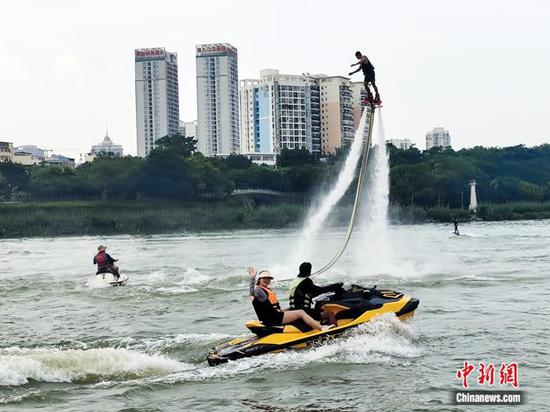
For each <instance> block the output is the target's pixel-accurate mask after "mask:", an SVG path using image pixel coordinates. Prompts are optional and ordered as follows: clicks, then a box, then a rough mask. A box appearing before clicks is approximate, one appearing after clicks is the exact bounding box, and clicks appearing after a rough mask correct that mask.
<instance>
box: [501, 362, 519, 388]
mask: <svg viewBox="0 0 550 412" xmlns="http://www.w3.org/2000/svg"><path fill="white" fill-rule="evenodd" d="M499 374H500V381H499V383H500V384H501V385H507V384H509V383H511V384H512V386H513V387H514V388H518V387H519V379H518V364H517V362H512V363H510V364H508V365H506V364H505V363H503V364H502V365H501V366H500V369H499Z"/></svg>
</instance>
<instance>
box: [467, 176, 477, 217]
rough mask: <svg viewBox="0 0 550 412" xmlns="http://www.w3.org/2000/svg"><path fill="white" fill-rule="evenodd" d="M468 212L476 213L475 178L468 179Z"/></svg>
mask: <svg viewBox="0 0 550 412" xmlns="http://www.w3.org/2000/svg"><path fill="white" fill-rule="evenodd" d="M469 209H470V212H474V213H476V210H477V197H476V180H475V179H472V180H471V181H470V207H469Z"/></svg>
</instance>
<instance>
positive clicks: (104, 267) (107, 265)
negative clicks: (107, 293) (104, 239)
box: [94, 245, 120, 279]
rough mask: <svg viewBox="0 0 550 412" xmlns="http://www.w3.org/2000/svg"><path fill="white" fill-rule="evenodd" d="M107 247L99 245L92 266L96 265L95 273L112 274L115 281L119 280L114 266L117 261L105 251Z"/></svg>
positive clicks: (116, 267)
mask: <svg viewBox="0 0 550 412" xmlns="http://www.w3.org/2000/svg"><path fill="white" fill-rule="evenodd" d="M106 249H107V246H103V245H99V246H98V247H97V255H95V256H94V265H97V273H96V274H100V273H112V274H113V275H114V276H115V277H116V278H117V279H119V278H120V274H119V273H118V266H116V265H115V262H116V261H117V259H113V258H112V257H111V255H109V254H108V253H107V252H105V250H106Z"/></svg>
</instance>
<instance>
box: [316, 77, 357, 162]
mask: <svg viewBox="0 0 550 412" xmlns="http://www.w3.org/2000/svg"><path fill="white" fill-rule="evenodd" d="M319 89H320V98H321V152H322V153H323V154H331V153H334V152H335V151H336V149H338V148H339V147H341V146H342V144H344V143H351V142H352V141H353V137H354V136H355V127H354V116H353V115H354V112H353V93H352V90H351V88H350V81H349V79H348V78H346V77H341V76H322V77H319ZM359 118H361V116H359Z"/></svg>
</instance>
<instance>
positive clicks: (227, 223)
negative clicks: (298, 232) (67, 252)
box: [0, 198, 550, 238]
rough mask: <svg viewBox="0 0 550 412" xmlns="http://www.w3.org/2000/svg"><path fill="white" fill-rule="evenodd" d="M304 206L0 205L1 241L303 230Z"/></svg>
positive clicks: (462, 217) (429, 216)
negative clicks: (30, 238) (118, 235)
mask: <svg viewBox="0 0 550 412" xmlns="http://www.w3.org/2000/svg"><path fill="white" fill-rule="evenodd" d="M307 211H308V210H307V207H306V206H305V205H304V204H303V203H285V202H279V203H271V204H263V205H258V204H257V203H256V202H254V201H253V200H251V199H246V198H244V199H231V200H224V201H212V202H194V203H181V202H158V201H130V202H121V201H120V202H108V201H58V202H39V203H0V238H18V237H34V236H46V237H48V236H82V235H109V234H113V235H114V234H135V235H138V234H155V233H176V232H186V231H187V232H197V231H213V230H238V229H262V228H265V229H275V228H291V227H299V225H300V224H301V223H302V222H303V220H304V218H305V217H306V215H307ZM350 212H351V206H342V207H339V208H337V209H336V210H335V212H334V213H333V218H332V220H331V221H330V223H329V225H332V226H344V225H346V224H347V223H348V219H349V215H350ZM455 217H456V218H457V219H458V220H459V221H462V222H465V221H469V220H471V219H472V218H473V216H472V215H470V213H469V212H468V211H467V210H464V209H452V208H449V207H434V208H421V207H411V206H407V207H399V206H392V207H390V210H389V218H390V221H391V222H392V223H422V222H450V221H451V220H452V219H453V218H455ZM475 218H477V219H481V220H523V219H548V218H550V202H545V203H538V202H515V203H506V204H488V205H483V204H482V205H480V206H479V208H478V213H477V216H476V217H475Z"/></svg>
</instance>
